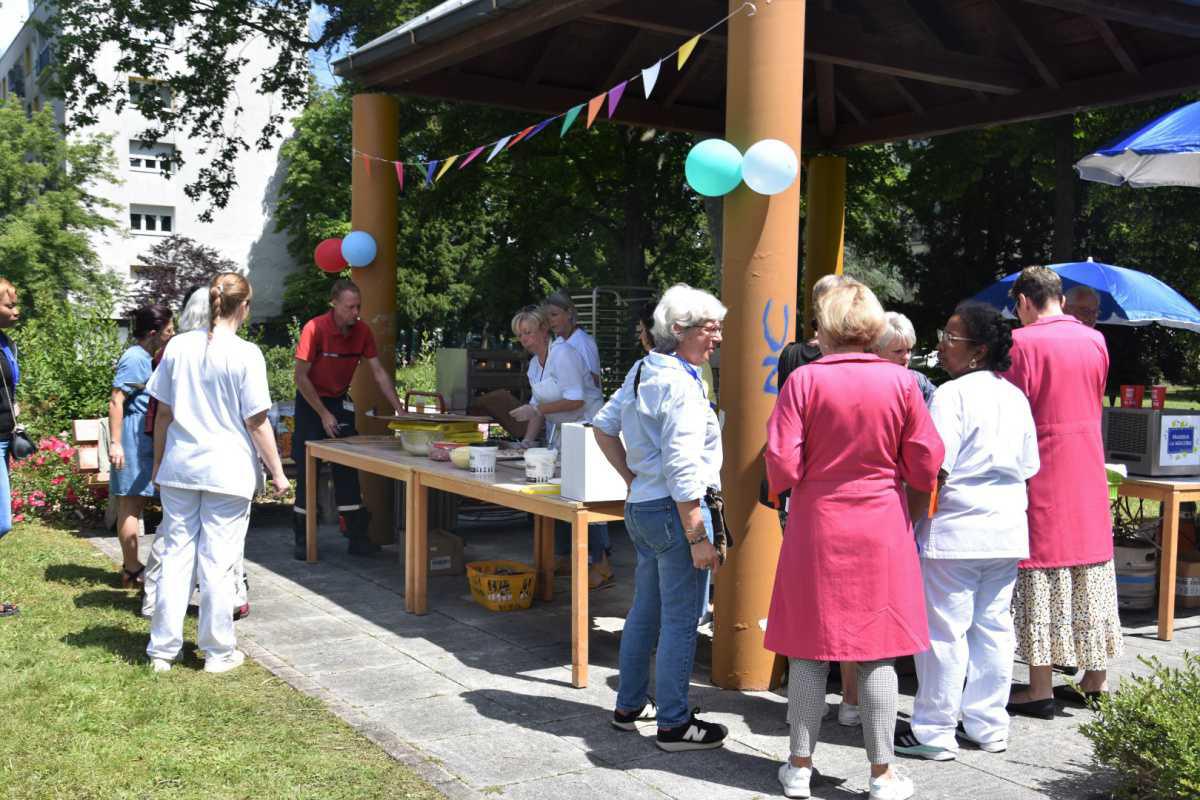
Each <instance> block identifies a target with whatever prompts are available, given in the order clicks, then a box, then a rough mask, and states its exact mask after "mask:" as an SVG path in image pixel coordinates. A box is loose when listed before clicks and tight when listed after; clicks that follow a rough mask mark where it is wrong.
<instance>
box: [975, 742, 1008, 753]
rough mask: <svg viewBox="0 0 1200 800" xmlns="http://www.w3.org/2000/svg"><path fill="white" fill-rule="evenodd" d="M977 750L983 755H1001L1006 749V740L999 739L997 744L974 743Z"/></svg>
mask: <svg viewBox="0 0 1200 800" xmlns="http://www.w3.org/2000/svg"><path fill="white" fill-rule="evenodd" d="M975 744H977V745H979V749H980V750H982V751H983V752H985V753H1003V752H1004V751H1005V750H1007V749H1008V740H1007V739H1001V740H999V741H997V742H976V743H975Z"/></svg>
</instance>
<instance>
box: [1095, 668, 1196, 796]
mask: <svg viewBox="0 0 1200 800" xmlns="http://www.w3.org/2000/svg"><path fill="white" fill-rule="evenodd" d="M1140 660H1141V662H1142V663H1143V664H1145V665H1146V666H1147V667H1150V668H1151V669H1152V670H1153V672H1152V673H1151V674H1150V675H1148V676H1134V677H1131V678H1126V679H1124V680H1122V681H1121V688H1120V691H1118V692H1115V693H1113V694H1111V695H1109V696H1108V697H1107V698H1105V699H1103V700H1101V701H1100V704H1099V707H1098V708H1097V711H1096V716H1095V718H1094V719H1092V720H1091V721H1090V722H1087V723H1085V724H1083V725H1081V726H1080V730H1081V731H1083V734H1084V735H1085V736H1087V737H1088V738H1089V739H1091V740H1092V746H1093V748H1094V749H1095V757H1096V760H1097V761H1099V762H1100V763H1101V764H1105V765H1107V766H1109V767H1112V768H1113V769H1115V770H1117V771H1118V772H1119V774H1120V775H1121V776H1122V777H1123V778H1124V779H1125V781H1126V782H1125V784H1124V785H1123V786H1122V787H1121V789H1120V792H1119V796H1122V797H1127V798H1138V799H1139V800H1140V799H1141V798H1147V799H1149V798H1154V800H1172V798H1179V799H1180V800H1182V799H1183V798H1195V797H1198V796H1200V657H1197V656H1195V655H1193V654H1192V653H1190V652H1188V651H1186V650H1185V651H1184V652H1183V660H1184V665H1183V668H1182V669H1170V668H1168V667H1164V666H1162V664H1161V663H1159V661H1158V659H1157V658H1151V659H1147V658H1145V657H1142V658H1141V659H1140Z"/></svg>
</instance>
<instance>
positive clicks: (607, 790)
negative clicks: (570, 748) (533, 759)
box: [497, 767, 670, 800]
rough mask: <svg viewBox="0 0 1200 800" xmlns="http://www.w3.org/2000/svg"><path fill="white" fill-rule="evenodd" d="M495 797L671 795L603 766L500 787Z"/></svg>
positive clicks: (603, 799) (660, 798)
mask: <svg viewBox="0 0 1200 800" xmlns="http://www.w3.org/2000/svg"><path fill="white" fill-rule="evenodd" d="M497 796H498V797H503V798H508V800H547V798H552V797H553V798H567V797H569V798H571V800H613V798H621V800H667V798H669V797H670V795H667V794H664V793H663V792H661V791H659V790H658V789H655V788H654V787H652V786H648V785H646V784H644V783H642V782H641V781H639V780H637V779H636V778H634V777H633V776H631V775H628V774H626V773H623V772H618V771H615V770H610V769H605V768H603V767H594V768H592V769H588V770H583V771H582V772H569V773H567V774H565V775H555V776H553V777H550V778H538V779H536V780H531V781H527V782H525V783H518V784H513V785H511V786H506V787H504V788H503V790H502V792H501V793H500V794H499V795H497Z"/></svg>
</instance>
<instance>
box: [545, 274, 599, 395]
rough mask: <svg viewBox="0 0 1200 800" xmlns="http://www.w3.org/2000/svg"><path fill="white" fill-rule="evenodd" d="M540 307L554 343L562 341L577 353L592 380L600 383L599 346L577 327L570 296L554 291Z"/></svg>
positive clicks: (577, 322)
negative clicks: (552, 335)
mask: <svg viewBox="0 0 1200 800" xmlns="http://www.w3.org/2000/svg"><path fill="white" fill-rule="evenodd" d="M542 308H543V309H544V310H545V312H546V320H547V321H548V322H549V323H550V332H551V333H552V334H554V344H563V343H564V342H565V343H566V344H568V345H570V346H571V348H572V349H573V350H574V351H575V352H576V353H579V357H580V358H582V359H583V365H584V366H585V367H586V368H587V371H588V372H589V373H591V376H592V381H593V382H594V383H595V384H596V386H599V385H600V348H599V347H597V346H596V340H595V339H594V338H593V337H592V335H591V334H590V333H588V332H587V331H585V330H584V329H583V328H581V327H579V316H578V312H577V311H576V309H575V304H574V303H573V302H571V298H570V296H569V295H568V294H567V293H566V292H563V291H558V292H555V293H554V294H552V295H550V296H549V297H547V298H546V303H545V305H543V306H542Z"/></svg>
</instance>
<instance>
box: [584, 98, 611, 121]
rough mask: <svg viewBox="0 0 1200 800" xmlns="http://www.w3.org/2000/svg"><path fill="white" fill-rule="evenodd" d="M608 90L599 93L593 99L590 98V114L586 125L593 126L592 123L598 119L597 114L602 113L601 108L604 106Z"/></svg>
mask: <svg viewBox="0 0 1200 800" xmlns="http://www.w3.org/2000/svg"><path fill="white" fill-rule="evenodd" d="M607 94H608V92H604V93H603V94H598V95H596V96H595V97H593V98H592V99H591V100H588V115H587V125H586V127H588V128H590V127H592V123H593V122H595V121H596V115H597V114H599V113H600V109H601V108H602V107H603V106H604V98H605V96H606V95H607Z"/></svg>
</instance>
